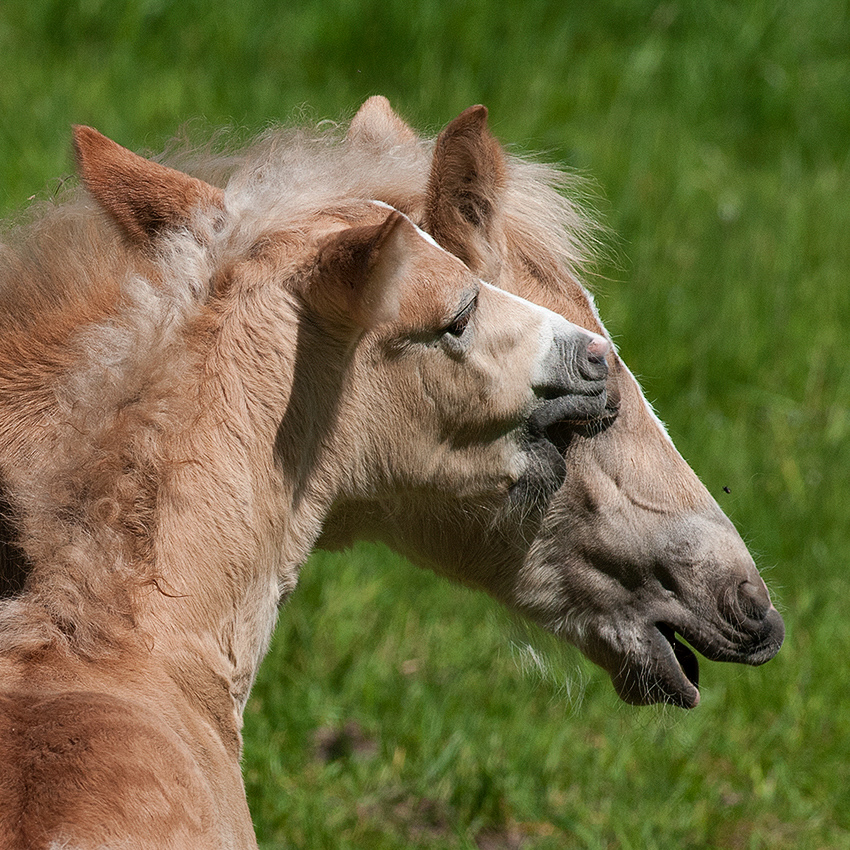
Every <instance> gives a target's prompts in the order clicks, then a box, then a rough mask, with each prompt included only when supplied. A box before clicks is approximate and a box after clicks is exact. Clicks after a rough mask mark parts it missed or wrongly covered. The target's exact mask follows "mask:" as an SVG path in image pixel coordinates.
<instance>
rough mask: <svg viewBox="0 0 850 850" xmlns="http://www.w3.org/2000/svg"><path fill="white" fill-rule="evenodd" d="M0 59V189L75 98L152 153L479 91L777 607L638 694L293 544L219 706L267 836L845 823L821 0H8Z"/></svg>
mask: <svg viewBox="0 0 850 850" xmlns="http://www.w3.org/2000/svg"><path fill="white" fill-rule="evenodd" d="M0 80H2V84H0V114H2V121H0V207H3V208H4V209H5V211H7V212H9V211H11V210H13V209H17V208H19V207H20V206H22V205H24V204H25V203H26V201H27V199H28V198H29V197H30V196H32V195H34V194H36V193H41V192H44V191H50V190H51V187H55V185H56V181H57V180H58V179H59V178H60V177H61V176H62V175H64V174H67V173H69V171H70V168H71V164H70V144H69V127H70V125H71V124H72V123H90V124H93V125H94V126H96V127H98V128H99V129H101V130H103V131H104V132H106V133H108V134H110V135H112V136H113V137H114V138H116V139H117V140H118V141H120V142H122V143H123V144H126V145H128V146H130V147H132V148H135V149H144V148H154V149H155V148H157V147H158V146H160V145H161V144H162V143H163V142H164V141H165V140H166V139H167V138H168V137H169V136H170V135H172V134H173V133H174V132H175V131H176V130H177V129H178V128H179V126H180V125H181V124H183V123H184V122H186V121H187V120H190V119H197V118H200V119H202V121H203V122H205V123H208V124H210V125H213V126H215V125H220V124H235V125H238V126H242V127H245V128H246V129H247V130H249V131H250V130H258V129H261V128H262V127H263V126H265V125H266V124H267V123H269V122H274V121H278V120H291V119H293V118H298V117H299V116H302V117H303V116H306V118H307V120H317V119H319V118H344V117H345V116H347V115H350V114H352V112H353V111H354V109H356V107H357V106H358V105H359V103H360V102H362V100H363V99H365V97H367V96H368V95H370V94H374V93H378V92H380V93H383V94H386V95H388V96H389V97H390V98H391V99H392V101H393V103H394V104H395V105H396V107H397V108H398V109H400V111H401V112H402V114H404V115H406V116H407V117H408V118H409V119H411V120H412V121H413V122H414V123H415V124H416V125H417V126H419V127H422V128H425V129H428V130H430V131H436V130H437V129H438V128H439V127H440V126H441V125H442V124H443V123H444V122H445V121H447V120H449V119H450V118H451V117H453V116H454V115H455V114H456V113H457V112H459V111H460V110H461V109H462V108H464V107H466V106H468V105H469V104H471V103H476V102H484V103H486V104H487V105H488V106H489V107H490V110H491V121H492V125H493V127H494V129H495V131H496V132H497V133H498V134H499V135H500V137H501V138H502V139H503V140H504V141H505V142H507V143H508V144H510V145H511V146H513V147H514V149H518V150H529V151H532V152H535V153H538V154H541V153H542V154H544V155H545V156H547V157H548V158H552V159H556V160H559V161H561V162H564V163H566V164H568V165H570V166H572V167H576V168H579V169H581V170H582V171H583V172H585V173H587V174H588V175H589V176H591V177H592V178H593V179H594V180H595V181H596V183H597V184H598V186H599V187H600V192H601V194H602V196H603V198H604V200H603V201H601V202H600V206H601V208H602V209H603V210H604V211H605V213H606V215H607V224H608V225H609V226H610V227H611V229H612V230H613V231H614V232H615V233H617V234H618V236H617V241H616V242H615V243H614V244H612V246H611V248H612V250H611V256H613V257H616V258H617V262H616V263H612V264H611V265H610V266H606V267H603V268H601V269H600V270H599V271H600V274H599V277H598V278H597V279H595V280H594V281H593V285H594V287H595V288H596V290H597V296H598V297H597V300H598V302H599V304H600V307H601V310H602V313H603V316H604V317H605V318H606V319H607V323H608V325H609V328H610V330H611V331H612V332H613V333H614V335H615V337H616V339H617V342H618V344H619V346H620V349H621V351H622V353H623V355H624V357H625V359H626V360H627V362H628V363H629V364H630V366H631V367H632V368H633V369H634V371H635V372H636V373H637V374H638V375H639V376H640V377H641V380H642V382H643V384H644V386H645V387H646V389H647V394H648V396H649V397H650V399H651V400H652V401H653V403H654V404H655V405H656V407H657V409H658V411H659V413H660V415H661V416H662V418H663V419H664V420H665V421H667V423H668V424H669V427H670V431H671V434H672V435H673V437H674V438H675V440H676V442H677V444H678V445H679V447H680V449H681V450H682V451H683V453H684V454H685V456H686V457H687V458H688V460H689V461H690V462H691V463H692V465H693V466H694V468H695V469H696V470H697V472H698V473H699V474H700V476H701V477H702V478H703V480H704V481H705V482H706V484H707V486H708V487H709V489H710V490H711V491H712V493H713V494H714V495H715V496H716V497H717V498H718V500H719V501H720V502H721V504H722V506H723V507H724V508H725V509H726V510H727V511H728V513H729V514H730V516H732V518H733V519H734V521H735V522H736V524H737V525H738V527H739V528H740V529H741V532H742V534H743V535H744V537H745V539H746V540H747V541H748V543H749V544H750V545H751V547H752V550H753V552H754V554H755V555H756V557H757V559H758V561H759V563H760V565H761V566H762V567H763V568H764V571H765V574H766V576H767V577H768V580H769V581H770V583H771V585H772V587H773V588H774V590H775V594H776V597H777V599H778V602H779V604H780V606H781V607H782V609H783V613H784V615H785V617H786V622H787V625H788V639H787V642H786V646H785V647H784V648H783V650H782V652H781V653H780V654H779V656H778V657H777V658H776V659H775V660H774V661H772V662H771V663H770V664H769V665H767V666H766V667H763V668H759V669H747V668H737V667H732V666H726V665H720V664H708V663H706V664H704V665H703V679H702V680H703V700H702V704H701V705H700V707H699V708H698V709H697V710H696V711H694V712H690V713H687V714H686V713H682V712H674V711H671V710H658V709H651V710H643V709H633V708H629V707H627V706H624V705H622V704H620V703H619V702H617V700H616V697H615V696H614V695H613V691H612V689H611V687H610V684H609V683H608V681H607V679H606V677H605V676H604V674H602V673H601V672H600V671H598V670H596V669H595V668H593V667H592V666H591V665H589V664H588V663H587V662H584V661H583V660H582V659H581V658H580V657H579V656H578V654H577V653H575V652H569V651H560V650H556V649H553V647H552V646H551V643H549V642H548V641H547V640H546V639H545V638H543V637H540V636H535V635H529V634H527V633H525V632H523V630H522V629H521V628H519V627H518V626H517V625H516V624H514V623H512V622H511V621H510V619H509V618H508V617H507V616H506V615H504V614H502V613H501V612H500V611H499V610H498V608H497V606H495V604H493V603H491V602H490V601H488V600H486V599H484V598H483V597H481V596H478V595H475V594H472V593H469V592H467V591H463V590H459V589H457V588H454V587H451V586H449V585H447V584H445V583H443V582H441V581H438V580H437V579H436V578H434V577H433V576H431V575H428V574H424V573H421V572H418V571H416V570H414V569H413V568H412V567H410V566H409V565H407V564H405V563H403V562H400V561H399V560H398V559H396V558H395V557H394V556H393V555H391V554H390V553H388V552H387V551H386V550H384V549H380V548H377V547H370V546H362V547H358V548H357V549H356V550H355V551H354V552H353V553H351V554H349V555H344V556H326V555H320V556H318V557H316V558H314V559H313V560H312V561H311V562H310V563H309V564H308V565H307V566H306V567H305V570H304V575H303V581H302V584H301V586H300V587H299V589H298V591H297V592H296V594H295V597H294V598H293V600H292V602H291V603H290V604H289V605H288V606H287V607H286V608H285V609H284V610H283V611H282V614H281V623H280V627H279V629H278V633H277V635H276V638H275V641H274V644H273V647H272V651H271V653H270V656H269V658H268V659H267V660H266V663H265V665H264V667H263V669H262V672H261V675H260V679H259V681H258V683H257V686H256V689H255V693H254V697H253V699H252V701H251V702H250V704H249V706H248V710H247V712H246V726H245V776H246V782H247V786H248V790H249V796H250V800H251V806H252V811H253V813H254V818H255V822H256V826H257V831H258V834H259V836H260V839H261V842H262V844H263V846H264V847H267V848H278V847H298V848H311V850H312V848H334V850H336V848H340V849H342V848H369V850H373V849H374V848H377V849H378V850H379V849H380V848H387V850H389V848H399V847H410V848H448V847H456V848H464V847H468V848H471V847H476V846H478V847H482V848H484V847H491V848H496V847H504V848H511V847H523V848H570V847H575V848H613V847H617V848H640V850H648V849H650V848H658V850H668V848H704V847H717V848H746V849H747V850H755V848H765V850H768V848H770V850H776V848H780V850H782V848H789V850H790V848H795V849H796V848H800V847H829V848H841V847H850V815H848V812H850V799H848V797H850V791H848V789H850V775H848V774H850V767H848V764H850V759H848V754H847V749H848V741H850V713H848V712H847V711H846V710H845V702H846V689H847V688H846V682H847V681H848V679H850V664H848V658H850V630H848V628H847V627H846V625H845V622H846V619H847V614H846V611H845V608H846V605H845V602H844V600H845V599H847V598H848V592H850V588H848V580H847V567H846V565H847V563H848V561H850V541H848V539H847V531H846V529H847V519H846V514H847V479H848V472H850V448H848V447H850V413H848V411H849V410H850V369H848V367H847V365H846V364H847V354H848V351H850V285H848V271H850V239H848V233H850V147H848V145H849V144H850V143H849V142H848V139H850V97H848V96H847V93H848V91H850V9H849V8H848V3H847V2H845V0H842V2H828V0H802V2H797V3H790V2H778V3H776V2H771V3H768V2H766V0H755V2H752V3H746V4H735V3H726V2H720V0H687V2H686V1H685V0H682V2H656V0H652V2H642V1H640V0H608V1H607V2H596V3H569V4H556V3H542V2H540V3H533V2H531V3H529V2H520V0H507V2H503V3H499V4H493V3H485V2H483V0H475V2H471V3H467V4H445V3H436V2H433V0H429V2H422V3H418V4H411V3H410V2H409V0H404V2H403V1H402V0H383V2H381V3H377V2H360V3H358V2H353V0H327V2H322V3H317V2H308V3H302V4H277V3H271V2H267V0H240V2H239V3H236V2H226V0H225V2H221V3H218V4H215V5H214V6H210V5H209V4H203V3H200V2H199V0H183V2H181V3H176V2H170V0H137V1H136V2H129V0H125V2H106V0H80V2H76V3H69V2H67V0H40V2H37V3H33V2H24V0H6V2H4V3H3V4H2V6H0ZM45 187H47V188H46V189H45ZM724 487H725V488H728V490H729V492H728V493H726V492H725V491H724V489H723V488H724ZM529 645H530V646H531V647H532V648H531V649H529V648H528V647H529Z"/></svg>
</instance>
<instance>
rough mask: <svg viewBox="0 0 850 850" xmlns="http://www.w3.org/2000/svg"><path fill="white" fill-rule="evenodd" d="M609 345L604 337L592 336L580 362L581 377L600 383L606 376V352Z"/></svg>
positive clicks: (608, 349)
mask: <svg viewBox="0 0 850 850" xmlns="http://www.w3.org/2000/svg"><path fill="white" fill-rule="evenodd" d="M610 350H611V344H610V343H609V342H608V340H607V339H605V338H604V337H601V336H599V335H598V334H593V335H592V336H591V337H590V341H589V342H588V343H587V348H586V349H585V356H584V361H583V362H580V364H579V370H580V371H581V373H582V376H583V377H585V378H588V379H590V380H592V381H601V380H603V379H604V378H606V377H607V376H608V361H607V359H606V358H607V356H608V352H609V351H610Z"/></svg>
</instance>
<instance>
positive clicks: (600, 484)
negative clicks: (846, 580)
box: [514, 365, 784, 708]
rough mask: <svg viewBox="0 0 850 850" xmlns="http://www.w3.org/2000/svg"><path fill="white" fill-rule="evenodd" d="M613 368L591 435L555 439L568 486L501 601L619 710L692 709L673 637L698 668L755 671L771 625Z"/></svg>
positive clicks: (763, 596)
mask: <svg viewBox="0 0 850 850" xmlns="http://www.w3.org/2000/svg"><path fill="white" fill-rule="evenodd" d="M617 371H618V374H619V381H620V392H621V394H622V400H621V405H620V411H619V415H618V416H617V417H616V419H613V420H612V421H611V422H610V423H609V424H608V425H607V426H603V427H600V429H599V430H598V431H597V432H596V433H594V434H593V435H592V436H584V435H581V434H577V433H575V432H572V431H570V430H568V429H564V430H563V432H562V433H561V435H560V445H561V446H562V448H563V451H564V452H565V459H566V463H567V470H568V471H567V480H568V482H569V483H568V484H567V485H565V486H564V487H562V488H561V490H559V491H558V493H557V494H556V495H555V496H554V497H553V499H552V500H551V502H550V504H549V507H548V510H547V513H546V516H545V518H544V520H543V523H542V524H541V527H540V531H539V533H538V535H537V539H536V541H535V545H534V547H533V548H532V550H531V551H530V552H529V554H528V557H527V558H526V559H525V562H524V564H523V567H522V569H521V570H520V571H519V573H518V575H517V584H516V586H515V588H514V602H515V604H517V603H518V605H519V607H520V608H521V610H523V612H524V613H525V614H526V615H527V616H529V617H531V618H532V619H533V620H535V621H536V622H538V623H539V624H541V625H543V626H544V627H545V628H546V629H547V630H550V631H552V632H554V633H556V634H558V635H559V636H561V637H563V638H564V639H566V640H568V641H570V642H571V643H574V644H576V645H577V646H578V647H579V648H580V649H581V650H582V651H583V652H584V653H585V654H586V655H587V656H588V657H589V658H590V659H591V660H593V661H594V662H596V663H597V664H599V665H600V666H601V667H603V668H604V669H605V670H606V671H607V672H608V674H609V675H610V676H611V680H612V682H613V684H614V687H615V689H616V691H617V693H618V694H619V695H620V697H621V698H622V699H624V700H625V701H626V702H629V703H633V704H638V705H643V704H649V703H656V702H666V703H671V704H674V705H678V706H682V707H685V708H691V707H693V706H695V705H696V704H697V703H698V702H699V687H698V686H699V665H698V662H697V657H696V655H695V654H694V653H693V652H692V651H691V649H690V648H689V647H687V646H686V645H685V644H684V643H682V642H680V641H679V640H678V639H677V637H676V636H677V635H678V636H681V637H682V638H684V639H685V640H686V641H687V642H688V644H690V646H692V647H693V648H694V649H696V650H697V651H698V652H700V653H701V654H702V655H704V656H705V657H706V658H709V659H711V660H714V661H735V662H739V663H744V664H752V665H757V664H762V663H764V662H765V661H768V660H769V659H771V658H772V657H773V656H774V655H775V654H776V652H777V651H778V650H779V648H780V646H781V645H782V640H783V637H784V626H783V622H782V618H781V616H780V615H779V613H778V612H777V611H776V609H775V608H774V607H773V605H772V604H771V601H770V597H769V595H768V592H767V588H766V587H765V584H764V582H763V581H762V579H761V577H760V576H759V574H758V571H757V569H756V566H755V563H754V562H753V559H752V557H751V556H750V554H749V552H748V551H747V548H746V546H745V545H744V543H743V541H742V540H741V537H740V535H739V534H738V532H737V531H736V530H735V528H734V527H733V525H732V523H731V522H730V521H729V520H728V518H727V517H726V516H725V515H724V514H723V512H722V511H721V509H720V508H719V507H718V505H717V504H716V502H715V501H714V500H713V499H712V498H711V497H710V496H709V494H708V492H707V491H706V490H705V488H704V487H703V486H702V484H700V482H699V481H698V479H697V478H696V476H695V475H694V474H693V472H692V471H691V470H690V468H689V467H688V466H687V464H686V463H685V462H684V460H683V459H682V458H681V456H680V455H679V454H678V452H677V451H676V449H675V448H674V447H673V444H672V443H671V442H670V441H669V439H668V438H667V436H666V434H665V433H664V431H663V430H662V428H661V425H660V423H658V422H657V420H655V417H654V416H653V415H652V413H651V412H650V411H649V409H648V408H647V406H646V405H645V404H644V403H643V399H642V398H641V397H640V391H639V389H638V387H637V385H636V384H635V382H634V379H633V378H632V377H631V376H630V375H629V374H628V372H627V371H626V370H625V369H624V368H622V366H621V365H620V367H619V368H618V370H617ZM556 441H558V440H557V438H556ZM553 588H557V590H556V591H555V590H553Z"/></svg>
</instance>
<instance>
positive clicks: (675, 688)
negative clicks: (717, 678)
mask: <svg viewBox="0 0 850 850" xmlns="http://www.w3.org/2000/svg"><path fill="white" fill-rule="evenodd" d="M783 637H784V626H783V625H782V618H781V617H780V616H779V614H778V613H777V612H776V610H775V609H771V611H770V613H769V615H768V616H767V617H766V618H765V621H764V624H763V626H762V627H761V628H760V629H759V631H758V633H756V634H747V633H746V632H743V633H741V634H739V635H738V636H737V640H735V641H730V640H728V639H726V640H723V639H717V638H715V640H710V639H707V638H706V636H705V635H698V634H694V635H691V634H690V632H688V633H687V634H685V635H680V634H679V632H678V631H677V629H676V628H675V627H674V626H673V625H671V624H669V623H666V622H659V623H655V624H654V625H652V626H650V628H649V629H648V631H647V633H645V635H644V638H643V640H641V641H640V647H641V654H640V656H641V657H639V658H638V657H635V656H632V657H631V658H630V659H629V660H628V661H629V663H625V664H621V665H620V666H619V667H618V668H617V669H616V670H615V672H613V673H611V680H612V681H613V683H614V688H615V689H616V691H617V693H618V695H619V696H620V698H621V699H623V700H624V701H625V702H628V703H631V704H632V705H652V704H653V703H667V704H669V705H675V706H678V707H680V708H695V707H696V706H697V705H699V701H700V691H699V661H698V660H697V655H696V652H694V650H693V649H691V648H690V646H687V645H686V644H685V643H683V640H687V641H688V642H689V643H693V645H694V646H695V648H696V649H697V650H698V651H699V652H700V653H701V654H703V655H705V656H706V657H707V658H709V659H710V660H714V661H733V662H737V663H739V664H749V665H753V666H755V665H759V664H764V663H765V662H766V661H769V660H770V659H771V658H773V656H774V655H776V653H777V652H778V651H779V647H780V646H781V645H782V639H783ZM680 638H681V639H680Z"/></svg>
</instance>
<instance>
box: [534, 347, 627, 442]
mask: <svg viewBox="0 0 850 850" xmlns="http://www.w3.org/2000/svg"><path fill="white" fill-rule="evenodd" d="M610 350H611V344H610V343H609V342H608V340H606V339H605V338H604V337H601V336H599V335H598V334H591V333H589V332H584V331H583V332H581V333H571V334H570V335H568V336H559V337H557V338H556V339H555V341H554V343H553V345H552V349H551V351H550V352H549V356H548V357H547V360H546V364H545V367H546V368H545V369H544V370H543V373H542V375H541V378H540V379H539V380H538V381H537V382H536V384H535V386H534V392H535V394H536V395H537V396H538V397H539V398H540V399H542V400H543V402H542V404H540V405H539V406H538V407H537V408H536V409H535V410H534V412H533V413H532V415H531V418H530V419H529V423H530V425H531V426H532V428H533V429H536V430H538V431H541V432H542V431H543V430H545V429H546V428H547V427H549V425H553V424H554V423H556V422H570V421H574V422H575V421H578V422H583V421H587V420H589V419H598V418H599V417H600V416H603V415H604V414H605V403H606V401H607V396H606V393H605V384H606V381H607V379H608V361H607V359H606V358H607V355H608V352H609V351H610Z"/></svg>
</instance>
